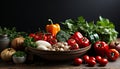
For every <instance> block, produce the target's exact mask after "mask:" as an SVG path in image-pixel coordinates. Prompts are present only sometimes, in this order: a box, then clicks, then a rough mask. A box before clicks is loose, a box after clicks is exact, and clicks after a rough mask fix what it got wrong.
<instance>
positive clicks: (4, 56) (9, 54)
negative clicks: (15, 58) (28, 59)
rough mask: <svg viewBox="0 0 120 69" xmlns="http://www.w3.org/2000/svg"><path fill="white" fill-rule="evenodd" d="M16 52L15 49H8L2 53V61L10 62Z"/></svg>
mask: <svg viewBox="0 0 120 69" xmlns="http://www.w3.org/2000/svg"><path fill="white" fill-rule="evenodd" d="M15 52H16V51H15V50H14V49H13V48H6V49H4V50H3V51H2V52H1V59H2V60H4V61H10V60H11V59H12V55H13V54H14V53H15Z"/></svg>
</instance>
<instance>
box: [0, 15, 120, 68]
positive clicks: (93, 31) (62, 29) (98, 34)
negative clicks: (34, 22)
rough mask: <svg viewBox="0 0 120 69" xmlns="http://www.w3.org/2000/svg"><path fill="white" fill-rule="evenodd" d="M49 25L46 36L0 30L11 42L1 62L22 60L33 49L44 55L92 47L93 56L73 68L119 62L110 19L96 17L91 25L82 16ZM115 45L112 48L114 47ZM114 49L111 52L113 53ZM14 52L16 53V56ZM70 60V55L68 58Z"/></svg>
mask: <svg viewBox="0 0 120 69" xmlns="http://www.w3.org/2000/svg"><path fill="white" fill-rule="evenodd" d="M48 21H49V22H50V23H51V24H47V25H46V26H45V30H46V32H41V31H38V32H35V33H29V34H27V33H25V32H17V31H16V29H15V28H13V29H12V30H10V29H7V28H3V29H2V28H0V34H7V35H8V37H9V38H10V40H11V43H10V48H6V49H5V50H3V51H2V52H1V59H2V60H3V61H10V60H11V57H12V56H13V55H14V56H22V55H24V53H23V52H24V51H25V48H26V47H32V48H36V49H38V50H43V51H54V52H56V51H71V50H79V49H81V48H85V47H87V46H90V45H91V46H92V47H91V49H94V52H95V56H90V55H89V54H87V55H83V56H82V57H81V58H80V57H76V58H75V59H74V60H73V61H74V65H80V64H82V63H85V64H88V65H89V66H95V65H96V63H99V64H100V65H101V66H105V65H106V64H107V63H108V62H109V61H115V60H117V59H118V58H119V52H120V49H116V47H117V48H119V43H116V42H114V43H112V42H113V41H114V40H116V39H117V34H118V32H117V31H116V30H115V26H114V24H113V23H112V22H110V21H109V19H106V18H102V17H101V16H100V17H99V20H98V21H97V22H96V23H94V21H92V22H87V21H86V20H85V19H84V18H83V17H82V16H81V17H78V19H76V20H73V19H67V20H65V22H62V23H61V25H62V26H60V24H58V23H56V24H53V22H52V20H51V19H48ZM113 45H114V47H113ZM113 48H114V49H113ZM16 51H17V52H16ZM71 56H72V55H71Z"/></svg>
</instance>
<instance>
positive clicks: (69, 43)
mask: <svg viewBox="0 0 120 69" xmlns="http://www.w3.org/2000/svg"><path fill="white" fill-rule="evenodd" d="M67 43H68V45H72V46H73V45H75V44H76V41H75V39H69V40H68V41H67Z"/></svg>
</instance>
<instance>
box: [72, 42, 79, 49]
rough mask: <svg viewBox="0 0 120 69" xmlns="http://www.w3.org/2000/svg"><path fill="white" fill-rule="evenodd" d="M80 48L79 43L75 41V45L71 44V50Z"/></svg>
mask: <svg viewBox="0 0 120 69" xmlns="http://www.w3.org/2000/svg"><path fill="white" fill-rule="evenodd" d="M77 49H79V45H78V44H77V43H75V44H74V45H70V50H77Z"/></svg>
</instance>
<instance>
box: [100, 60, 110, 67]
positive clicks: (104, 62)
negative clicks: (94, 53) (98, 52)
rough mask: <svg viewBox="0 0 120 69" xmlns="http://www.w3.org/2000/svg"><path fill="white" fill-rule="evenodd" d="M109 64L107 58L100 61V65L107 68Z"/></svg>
mask: <svg viewBox="0 0 120 69" xmlns="http://www.w3.org/2000/svg"><path fill="white" fill-rule="evenodd" d="M107 63H108V60H107V59H106V58H103V59H101V60H100V61H99V64H100V65H101V66H105V65H106V64H107Z"/></svg>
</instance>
